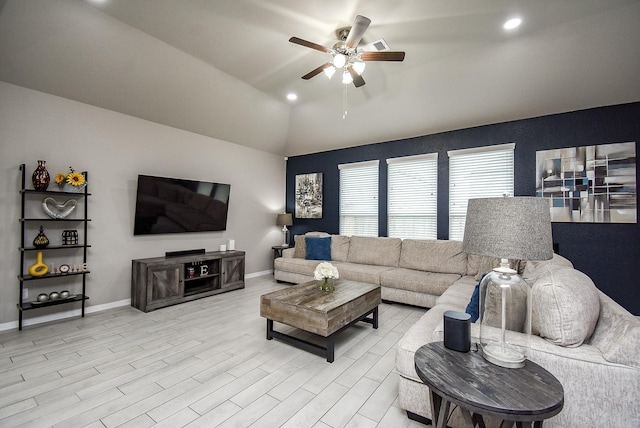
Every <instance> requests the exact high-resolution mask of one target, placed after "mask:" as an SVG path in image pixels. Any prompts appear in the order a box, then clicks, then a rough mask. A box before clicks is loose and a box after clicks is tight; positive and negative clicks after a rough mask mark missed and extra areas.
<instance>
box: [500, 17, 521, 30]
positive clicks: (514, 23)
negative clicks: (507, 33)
mask: <svg viewBox="0 0 640 428" xmlns="http://www.w3.org/2000/svg"><path fill="white" fill-rule="evenodd" d="M520 24H522V19H520V18H511V19H509V20H508V21H507V22H505V23H504V25H503V26H502V28H504V29H505V30H513V29H514V28H518V27H519V26H520Z"/></svg>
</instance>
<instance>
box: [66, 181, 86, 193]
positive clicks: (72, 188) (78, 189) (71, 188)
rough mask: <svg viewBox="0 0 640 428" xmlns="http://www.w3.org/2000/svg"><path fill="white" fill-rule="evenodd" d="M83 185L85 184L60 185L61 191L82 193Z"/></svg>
mask: <svg viewBox="0 0 640 428" xmlns="http://www.w3.org/2000/svg"><path fill="white" fill-rule="evenodd" d="M85 186H86V184H83V185H81V186H74V185H73V184H69V183H65V184H64V186H62V191H63V192H67V193H83V192H84V188H85Z"/></svg>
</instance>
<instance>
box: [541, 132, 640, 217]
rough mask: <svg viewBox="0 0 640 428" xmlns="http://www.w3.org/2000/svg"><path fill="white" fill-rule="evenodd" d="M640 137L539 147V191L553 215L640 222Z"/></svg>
mask: <svg viewBox="0 0 640 428" xmlns="http://www.w3.org/2000/svg"><path fill="white" fill-rule="evenodd" d="M636 189H637V186H636V143H635V142H628V143H611V144H601V145H597V146H582V147H570V148H565V149H554V150H542V151H537V152H536V196H539V197H542V198H547V199H549V206H550V209H551V221H554V222H571V223H637V221H638V220H637V212H638V210H637V193H636Z"/></svg>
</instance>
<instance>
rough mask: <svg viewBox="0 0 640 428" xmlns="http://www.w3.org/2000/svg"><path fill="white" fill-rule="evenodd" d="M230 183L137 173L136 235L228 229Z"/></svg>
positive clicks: (134, 232) (134, 229)
mask: <svg viewBox="0 0 640 428" xmlns="http://www.w3.org/2000/svg"><path fill="white" fill-rule="evenodd" d="M230 190H231V186H230V185H229V184H220V183H210V182H205V181H193V180H181V179H176V178H165V177H153V176H149V175H138V190H137V193H136V211H135V220H134V226H133V234H134V235H149V234H157V233H185V232H211V231H219V230H226V228H227V212H228V207H229V192H230Z"/></svg>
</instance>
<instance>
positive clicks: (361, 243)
mask: <svg viewBox="0 0 640 428" xmlns="http://www.w3.org/2000/svg"><path fill="white" fill-rule="evenodd" d="M401 244H402V240H401V239H400V238H378V237H368V236H352V237H351V243H350V244H349V255H348V256H347V261H348V262H350V263H360V264H365V265H375V266H398V260H399V259H400V246H401Z"/></svg>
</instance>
